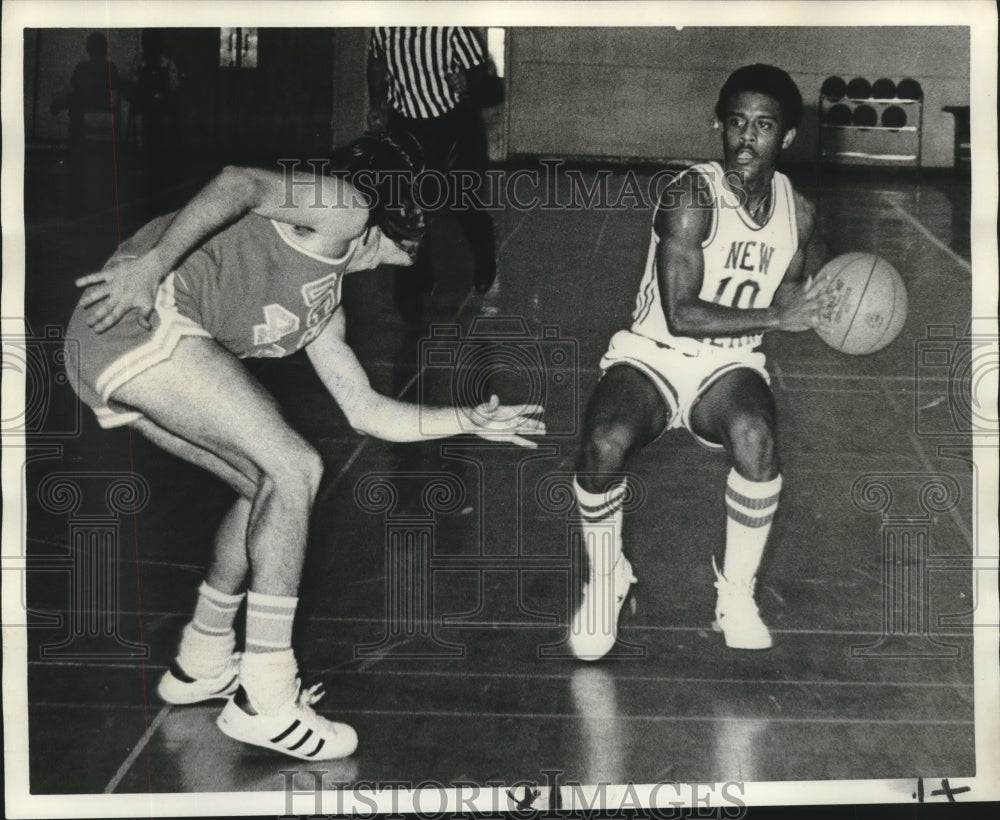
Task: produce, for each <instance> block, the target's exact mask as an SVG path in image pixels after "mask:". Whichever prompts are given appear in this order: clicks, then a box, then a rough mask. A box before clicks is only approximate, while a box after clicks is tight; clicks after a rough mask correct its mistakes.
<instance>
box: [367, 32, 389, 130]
mask: <svg viewBox="0 0 1000 820" xmlns="http://www.w3.org/2000/svg"><path fill="white" fill-rule="evenodd" d="M366 74H367V79H368V129H369V130H371V131H383V130H385V124H386V118H387V112H388V107H389V78H388V71H387V69H386V65H385V60H384V58H380V57H379V56H378V55H376V53H375V48H374V40H373V41H372V43H371V44H370V45H369V48H368V67H367V72H366Z"/></svg>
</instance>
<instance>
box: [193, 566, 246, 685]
mask: <svg viewBox="0 0 1000 820" xmlns="http://www.w3.org/2000/svg"><path fill="white" fill-rule="evenodd" d="M242 602H243V594H242V593H240V594H239V595H229V594H227V593H225V592H220V591H219V590H217V589H215V588H214V587H212V586H209V584H208V582H207V581H203V582H202V584H201V586H200V587H198V602H197V603H196V604H195V607H194V616H193V617H192V619H191V622H190V623H189V624H188V625H187V626H185V627H184V631H183V632H182V633H181V642H180V646H179V647H178V650H177V664H178V666H180V668H181V669H183V670H184V671H185V672H186V673H187V674H189V675H190V676H191V677H193V678H214V677H215V676H216V675H219V674H221V672H222V671H223V670H224V669H225V668H226V665H227V664H228V663H229V658H230V657H231V656H232V654H233V650H234V649H235V648H236V633H235V632H234V631H233V620H234V619H235V618H236V613H237V612H238V611H239V608H240V604H241V603H242Z"/></svg>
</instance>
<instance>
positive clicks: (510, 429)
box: [469, 395, 545, 448]
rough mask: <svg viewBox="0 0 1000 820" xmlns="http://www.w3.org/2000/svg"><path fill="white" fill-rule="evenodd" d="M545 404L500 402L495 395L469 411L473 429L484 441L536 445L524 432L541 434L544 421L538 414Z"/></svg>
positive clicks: (527, 445) (526, 445) (533, 434)
mask: <svg viewBox="0 0 1000 820" xmlns="http://www.w3.org/2000/svg"><path fill="white" fill-rule="evenodd" d="M543 410H544V408H543V407H542V406H541V405H540V404H500V398H499V397H498V396H495V395H494V396H491V397H490V400H489V401H488V402H484V403H483V404H480V405H479V406H478V407H474V408H472V409H471V410H470V411H469V418H470V419H471V421H472V424H473V429H471V430H469V432H470V433H475V434H476V435H477V436H479V437H480V438H484V439H486V440H487V441H509V442H510V443H511V444H517V445H518V446H520V447H530V448H535V447H537V446H538V445H537V444H536V443H535V442H533V441H531V439H527V438H524V436H544V435H545V422H544V421H542V420H541V419H540V418H538V416H539V415H541V413H542V412H543Z"/></svg>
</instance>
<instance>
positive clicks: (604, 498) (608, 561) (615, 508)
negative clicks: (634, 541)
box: [573, 478, 626, 578]
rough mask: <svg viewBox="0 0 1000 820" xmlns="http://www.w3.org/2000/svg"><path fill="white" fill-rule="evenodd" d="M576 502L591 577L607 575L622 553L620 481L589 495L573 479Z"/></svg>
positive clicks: (622, 493)
mask: <svg viewBox="0 0 1000 820" xmlns="http://www.w3.org/2000/svg"><path fill="white" fill-rule="evenodd" d="M573 490H574V491H575V493H576V502H577V506H578V508H579V510H580V517H581V518H582V519H583V540H584V547H585V549H586V551H587V558H588V559H589V561H590V577H591V578H593V577H594V576H596V575H608V574H609V573H610V572H611V571H612V570H613V569H614V567H615V564H616V563H618V558H619V556H620V555H621V554H622V520H623V518H624V515H623V513H622V504H623V503H624V500H625V490H626V482H625V481H624V480H623V481H622V482H621V483H620V484H616V485H615V486H614V487H612V488H611V489H610V490H608V491H607V492H604V493H591V492H588V491H587V490H585V489H583V487H581V486H580V484H579V483H578V482H577V480H576V479H575V478H574V479H573Z"/></svg>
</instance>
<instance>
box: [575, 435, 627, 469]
mask: <svg viewBox="0 0 1000 820" xmlns="http://www.w3.org/2000/svg"><path fill="white" fill-rule="evenodd" d="M632 439H633V436H632V435H631V433H630V432H629V430H628V429H627V428H626V427H624V426H623V425H620V424H603V425H599V426H597V427H594V428H593V429H592V430H591V431H590V433H589V435H588V436H587V440H586V442H585V443H584V446H583V456H584V469H585V470H587V471H589V472H595V473H608V472H615V471H617V470H620V469H621V468H622V467H623V466H624V464H625V459H626V457H627V456H628V453H629V449H630V448H631V446H632Z"/></svg>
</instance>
